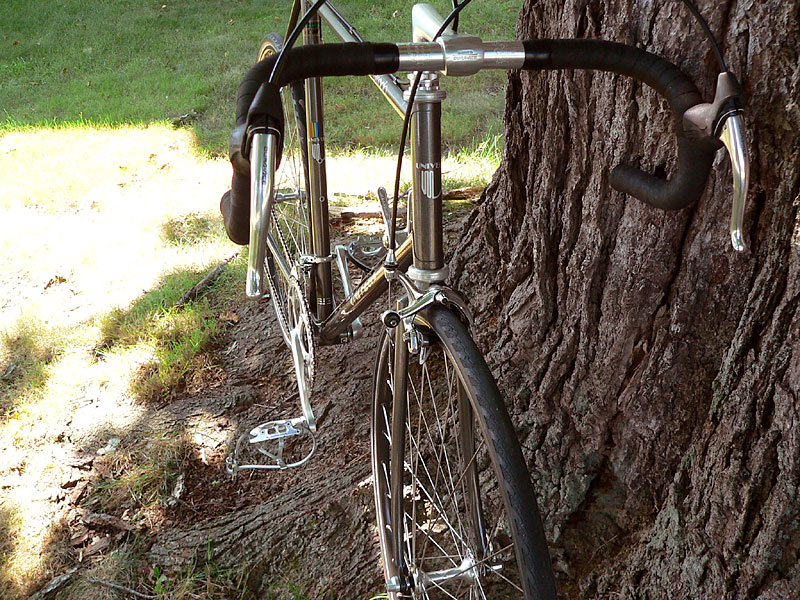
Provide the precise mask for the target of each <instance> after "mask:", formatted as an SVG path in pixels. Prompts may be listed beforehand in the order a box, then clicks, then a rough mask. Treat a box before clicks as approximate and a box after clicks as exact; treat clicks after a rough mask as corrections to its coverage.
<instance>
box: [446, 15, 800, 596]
mask: <svg viewBox="0 0 800 600" xmlns="http://www.w3.org/2000/svg"><path fill="white" fill-rule="evenodd" d="M699 4H700V10H701V12H702V13H703V14H704V15H705V16H706V17H707V19H708V20H709V23H710V26H711V29H712V31H714V32H715V35H716V36H717V39H718V40H719V41H720V45H721V47H722V50H723V53H724V55H725V57H726V60H727V62H728V65H729V68H730V69H731V70H732V71H733V72H734V73H735V74H736V75H737V76H738V77H739V80H740V82H741V84H742V86H743V88H744V90H745V93H746V94H747V96H748V99H749V102H748V113H747V118H748V121H749V124H748V144H749V148H750V156H751V188H750V190H751V191H750V196H749V202H748V208H747V215H746V226H747V229H746V232H747V235H748V238H749V250H748V251H746V252H745V253H743V254H738V253H736V252H734V251H733V250H732V249H731V245H730V241H729V235H728V222H729V219H730V198H731V195H732V191H731V181H732V178H731V172H730V165H729V163H728V161H727V158H726V157H725V156H724V154H723V153H722V152H720V153H719V155H718V157H717V161H716V162H715V167H714V169H713V171H712V174H711V177H710V179H709V183H708V186H707V191H706V193H705V194H704V197H703V198H702V199H701V201H700V202H699V203H698V204H697V205H696V206H694V207H691V208H689V209H686V210H683V211H680V212H678V213H664V212H661V211H658V210H655V209H652V208H649V207H647V206H645V205H642V204H640V203H639V202H637V201H636V200H633V199H631V198H628V197H624V196H623V195H622V194H619V193H617V192H614V191H613V190H612V189H611V188H610V186H609V184H608V173H609V171H610V168H611V167H613V166H614V165H616V164H619V163H620V162H622V161H632V162H633V163H634V164H639V165H640V166H641V167H642V168H643V169H645V170H648V171H650V172H661V173H664V172H666V173H670V172H671V170H672V168H673V166H674V162H675V161H674V156H675V148H674V143H673V142H672V141H671V140H669V141H668V138H670V137H672V136H671V132H672V131H673V124H672V122H671V115H670V114H669V110H668V108H667V106H666V103H665V102H663V101H662V100H661V99H660V98H659V97H658V96H657V95H656V94H655V93H654V92H653V91H652V90H650V89H648V88H645V87H643V86H640V85H638V84H635V83H634V82H633V81H632V80H629V79H625V78H622V77H618V76H613V75H611V74H602V73H590V72H585V71H565V72H543V73H512V74H511V75H510V77H509V85H508V91H507V109H506V115H505V119H506V150H505V156H504V160H503V162H502V165H501V167H500V170H499V171H498V173H497V175H496V176H495V178H494V180H493V182H492V184H491V185H490V186H489V188H488V189H487V191H486V193H485V195H484V197H483V198H482V201H481V204H480V206H479V207H478V208H477V209H476V210H475V211H474V212H473V213H472V215H471V216H470V218H469V221H468V223H467V225H466V227H465V230H464V233H463V237H462V239H461V242H460V244H459V247H458V250H457V252H456V258H455V259H454V260H453V265H452V267H453V268H452V269H451V271H452V272H453V273H456V274H459V277H458V279H457V281H456V282H455V283H456V285H457V286H458V287H460V288H461V289H462V290H463V291H466V292H469V295H470V297H471V299H472V302H473V309H474V310H475V313H476V316H477V324H478V325H477V327H476V330H477V331H478V332H479V335H478V337H479V341H480V343H481V345H482V346H483V347H484V349H485V350H486V351H487V354H488V357H489V362H490V364H491V365H492V366H493V368H494V369H495V373H496V375H497V376H498V378H499V380H500V382H501V385H502V387H503V388H504V389H505V390H506V391H507V392H508V393H509V398H510V399H509V402H510V404H511V405H512V410H513V412H514V418H515V422H516V423H518V424H520V428H521V436H522V438H523V445H524V447H525V449H526V452H527V455H528V457H529V466H530V468H531V471H532V475H533V477H534V481H535V484H536V488H537V492H538V495H539V498H540V506H541V508H542V511H543V517H544V520H545V523H546V529H547V532H548V535H549V538H550V541H551V543H552V545H553V556H554V562H555V565H556V569H557V571H558V576H559V578H560V585H561V593H562V595H563V596H564V597H568V598H578V597H580V598H607V597H611V596H612V595H614V594H615V593H616V594H618V595H619V596H620V597H623V598H686V597H693V598H696V597H713V598H722V597H725V598H753V597H759V598H763V599H767V598H783V597H798V594H800V499H799V498H798V485H799V484H800V428H798V426H799V425H800V403H799V400H800V311H798V306H799V305H800V222H799V221H798V207H799V205H800V137H798V133H797V132H798V129H800V106H799V104H800V66H798V65H799V63H800V25H799V23H800V1H798V0H790V1H786V2H778V1H768V2H763V3H761V2H753V1H733V0H719V1H713V2H712V1H711V0H705V1H701V2H700V3H699ZM518 35H519V37H521V38H570V37H587V38H603V39H610V40H614V41H620V42H625V43H632V44H635V45H637V46H639V47H643V48H645V49H647V50H649V51H651V52H655V53H657V54H661V55H663V56H666V57H667V58H669V59H670V60H671V61H672V62H674V63H676V64H677V65H678V66H680V67H681V68H682V69H683V70H685V71H686V72H687V73H689V74H690V76H691V77H692V78H693V79H694V80H695V81H696V82H697V83H698V87H699V88H700V90H701V92H702V93H703V96H704V97H705V98H706V99H707V100H710V99H711V98H712V97H713V91H714V84H715V81H716V74H717V66H716V62H715V60H714V57H713V55H712V52H711V48H710V46H709V44H708V43H707V42H706V41H705V39H704V38H703V36H702V33H701V30H700V28H699V27H698V26H697V24H696V22H695V21H694V20H693V18H692V17H691V15H690V13H689V12H688V10H687V9H686V8H685V7H684V6H683V5H682V4H681V3H680V2H677V1H675V2H662V1H659V2H650V1H644V0H618V1H615V2H601V1H599V0H568V1H567V2H561V1H557V0H526V1H525V4H524V6H523V8H522V12H521V14H520V18H519V21H518ZM498 282H499V285H498Z"/></svg>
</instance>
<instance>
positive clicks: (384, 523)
mask: <svg viewBox="0 0 800 600" xmlns="http://www.w3.org/2000/svg"><path fill="white" fill-rule="evenodd" d="M399 328H400V329H402V328H403V326H402V325H400V327H399ZM415 328H416V330H417V332H418V333H419V337H420V338H421V341H422V344H421V346H420V348H421V349H420V352H419V354H418V355H409V354H408V352H407V349H406V346H407V344H406V342H405V341H400V340H402V339H403V337H402V333H401V334H396V332H385V333H384V335H383V337H382V340H381V343H380V345H379V351H378V359H377V364H376V370H375V379H374V382H373V383H374V387H373V410H372V456H373V458H372V468H373V478H374V488H375V506H376V513H377V521H378V533H379V538H380V545H381V552H382V555H383V566H384V574H385V577H386V582H387V589H388V597H389V598H390V599H392V600H398V599H405V598H421V599H422V598H431V599H434V598H437V599H438V598H442V599H444V598H457V599H458V598H470V599H471V598H492V599H512V598H513V599H515V600H517V599H519V598H525V599H527V600H533V599H553V598H556V588H555V581H554V577H553V573H552V569H551V566H550V557H549V553H548V550H547V543H546V540H545V537H544V531H543V528H542V523H541V518H540V516H539V510H538V507H537V504H536V498H535V496H534V492H533V488H532V485H531V481H530V477H529V474H528V470H527V468H526V466H525V461H524V458H523V456H522V451H521V448H520V446H519V442H518V441H517V438H516V435H515V433H514V430H513V426H512V424H511V420H510V418H509V416H508V412H507V411H506V408H505V405H504V404H503V401H502V397H501V395H500V392H499V390H498V388H497V384H496V383H495V381H494V378H493V377H492V374H491V372H490V371H489V369H488V367H487V366H486V363H485V361H484V360H483V357H482V356H481V354H480V351H479V350H478V349H477V347H476V346H475V343H474V342H473V341H472V338H471V337H470V335H469V333H468V331H467V329H466V327H465V326H464V325H463V324H462V323H461V321H460V320H459V319H458V317H457V316H455V315H454V314H453V313H451V312H449V311H448V310H446V309H444V308H441V307H435V308H433V309H430V310H428V311H427V312H426V313H424V314H422V313H421V314H420V315H418V316H417V317H416V321H415Z"/></svg>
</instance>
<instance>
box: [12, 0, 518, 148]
mask: <svg viewBox="0 0 800 600" xmlns="http://www.w3.org/2000/svg"><path fill="white" fill-rule="evenodd" d="M432 3H433V4H434V5H435V6H436V7H437V8H438V10H439V11H440V12H441V13H442V14H445V15H446V14H447V12H448V10H449V6H450V4H449V2H445V1H443V0H432ZM336 4H337V7H338V8H339V9H340V10H341V12H342V13H343V14H345V15H347V16H348V17H350V18H351V19H352V21H353V24H354V25H355V26H356V27H357V28H358V29H359V31H360V32H361V33H362V35H363V36H364V37H365V38H366V39H369V40H372V41H410V28H411V25H410V8H411V4H406V5H402V6H401V5H396V4H391V3H388V4H375V3H370V2H366V0H340V1H339V2H337V3H336ZM288 7H289V4H288V3H287V2H285V1H283V0H282V1H280V2H278V1H277V0H240V1H238V2H227V3H220V2H218V1H212V0H203V1H197V2H190V1H188V0H176V1H174V2H172V1H169V0H164V2H154V3H136V4H133V5H132V4H131V3H129V2H125V1H124V0H107V1H106V2H102V3H100V4H97V5H96V6H94V7H93V9H92V11H88V12H87V11H86V10H85V5H84V4H83V3H81V2H78V1H77V0H59V1H57V2H51V3H47V4H46V5H43V4H41V3H31V2H23V1H21V0H7V2H5V5H4V11H3V27H2V28H1V29H0V96H2V97H3V111H2V112H0V131H2V130H3V129H5V130H16V129H19V128H22V127H25V126H36V127H52V126H53V125H54V124H67V125H70V126H85V125H86V124H87V123H91V124H93V125H96V126H101V125H114V126H117V125H121V124H124V125H131V124H134V125H146V124H151V123H171V122H175V123H179V124H181V125H188V126H189V127H191V128H192V129H193V130H194V131H195V132H196V134H197V136H198V139H199V140H200V147H201V148H202V149H203V151H204V152H210V153H212V154H214V153H223V152H224V151H225V149H226V146H227V140H228V135H229V133H230V129H231V128H232V125H233V111H234V102H235V97H236V90H237V87H238V84H239V80H240V79H241V77H242V75H243V74H244V72H245V71H246V70H247V68H249V66H250V64H251V63H252V61H253V60H254V56H255V53H256V50H257V46H258V43H259V41H260V40H261V39H262V38H263V37H264V35H266V34H267V33H270V32H273V31H274V32H278V33H281V34H283V33H285V28H286V18H287V16H288ZM518 12H519V2H518V1H512V0H493V1H491V2H486V1H484V2H475V3H473V4H472V5H470V6H469V7H468V8H467V9H466V10H465V11H464V12H463V13H462V17H461V24H462V25H461V28H462V30H464V31H469V32H470V33H475V34H477V35H481V36H483V37H484V39H501V38H508V39H510V38H513V36H514V23H515V21H516V17H517V14H518ZM326 39H327V40H328V41H333V40H334V36H333V35H332V34H330V33H328V34H327V35H326ZM504 83H505V74H504V73H501V72H486V73H482V74H480V75H478V76H476V77H472V78H468V79H458V78H450V79H448V80H447V81H446V83H445V84H444V87H445V89H446V90H447V91H448V94H449V96H450V97H449V98H448V99H447V100H445V106H446V109H445V116H444V139H445V143H446V145H447V146H448V147H455V146H456V145H461V144H464V143H469V141H470V140H471V139H472V138H474V137H482V136H483V135H484V134H486V133H488V132H489V131H491V130H495V131H497V130H499V122H500V121H499V119H500V115H501V112H502V107H503V102H504V93H503V87H504ZM325 97H326V110H327V113H328V116H329V117H331V118H330V119H329V120H328V122H327V138H328V142H329V144H330V145H331V147H333V148H338V149H343V148H352V147H354V146H356V145H360V146H365V147H367V146H375V147H379V148H386V147H387V146H393V145H396V143H397V139H398V137H399V120H398V119H397V118H396V117H391V116H390V117H387V115H390V114H393V113H392V111H391V110H390V109H388V107H386V105H385V101H384V100H383V98H382V96H381V94H380V93H379V92H378V91H377V90H375V89H374V86H372V84H371V83H369V82H368V81H364V80H361V79H352V78H344V79H339V80H333V79H331V80H328V81H327V82H326V85H325ZM184 115H185V118H183V119H181V118H180V117H182V116H184ZM334 115H335V118H334V117H333V116H334Z"/></svg>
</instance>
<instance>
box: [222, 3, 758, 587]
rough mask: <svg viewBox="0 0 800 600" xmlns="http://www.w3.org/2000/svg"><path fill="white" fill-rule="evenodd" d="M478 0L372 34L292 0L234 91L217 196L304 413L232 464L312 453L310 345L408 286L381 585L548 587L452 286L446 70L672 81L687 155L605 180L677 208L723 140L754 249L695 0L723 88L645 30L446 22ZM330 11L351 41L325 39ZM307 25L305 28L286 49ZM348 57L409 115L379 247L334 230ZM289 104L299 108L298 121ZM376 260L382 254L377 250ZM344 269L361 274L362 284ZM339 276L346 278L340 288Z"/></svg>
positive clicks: (385, 344)
mask: <svg viewBox="0 0 800 600" xmlns="http://www.w3.org/2000/svg"><path fill="white" fill-rule="evenodd" d="M684 1H685V3H686V4H687V6H690V8H693V6H692V5H691V3H690V2H688V0H684ZM466 4H467V3H462V4H461V5H456V7H455V8H454V11H453V12H452V13H451V14H450V15H449V16H448V18H447V19H442V17H441V16H439V15H438V13H436V11H435V10H434V9H433V8H432V7H430V6H428V5H424V4H418V5H416V6H415V7H414V9H413V11H412V24H413V30H414V40H413V42H412V43H410V44H370V43H368V42H364V40H362V39H361V38H360V36H359V35H358V33H357V32H356V31H355V29H354V28H353V27H352V26H351V25H350V24H349V23H348V22H347V20H346V19H345V18H344V17H343V16H342V15H341V14H340V13H338V12H337V11H336V9H334V8H333V7H332V6H331V5H330V3H326V2H325V1H324V0H319V1H318V2H316V3H315V4H314V5H313V6H312V7H311V8H310V9H308V10H306V9H307V8H308V4H307V3H306V2H305V1H304V0H302V1H298V0H296V1H295V3H294V6H293V11H292V16H291V18H290V24H289V31H290V32H291V35H289V37H288V38H287V42H286V46H284V45H283V43H282V40H281V39H280V37H279V36H276V35H269V36H267V38H266V39H265V40H264V42H262V45H261V47H260V50H259V55H258V58H259V62H258V63H257V64H256V65H255V66H254V67H253V68H252V69H250V71H249V72H248V73H247V75H246V76H245V78H244V80H243V82H242V84H241V86H240V89H239V98H238V100H237V111H236V115H237V116H236V121H237V127H236V129H235V130H234V132H233V135H232V136H231V143H230V154H231V162H232V164H233V167H234V177H233V180H232V185H231V190H230V191H229V192H226V194H225V195H224V196H223V200H222V203H221V210H222V212H223V215H224V217H225V219H224V220H225V226H226V229H227V231H228V235H229V236H230V237H231V239H232V240H234V241H236V242H237V243H240V244H248V243H249V246H250V247H249V260H248V272H247V282H246V287H247V295H248V296H249V297H251V298H256V299H258V298H264V297H265V296H266V295H269V296H270V297H271V300H272V303H273V305H274V308H275V312H276V315H277V319H278V322H279V326H280V330H281V333H282V335H283V338H284V341H285V342H286V344H287V346H288V347H289V349H290V350H291V353H292V357H293V361H294V365H295V375H296V379H297V383H298V391H299V397H300V405H301V409H302V415H301V416H300V417H296V418H293V419H283V420H278V421H271V422H268V423H264V424H261V425H259V426H258V427H255V428H254V429H253V430H252V431H250V433H249V434H245V435H244V436H242V437H240V438H239V440H238V442H237V444H236V449H235V451H234V453H233V454H232V455H231V457H229V460H228V463H227V464H228V470H229V472H231V473H233V474H235V473H236V472H237V471H240V470H244V469H286V468H291V467H296V466H300V465H302V464H305V462H306V461H308V460H309V459H310V457H311V455H312V454H313V453H314V449H315V442H314V435H315V432H316V418H315V416H314V413H313V410H312V406H311V400H310V396H311V391H312V385H313V377H314V367H315V364H314V357H315V347H316V344H327V345H333V344H341V343H347V342H349V341H351V340H352V339H355V338H357V337H359V335H360V333H361V330H362V324H361V322H360V317H361V316H362V315H363V314H364V312H365V310H366V309H367V308H368V307H370V306H371V305H373V304H374V303H376V302H377V301H378V299H380V298H381V297H383V296H384V295H385V294H386V293H387V291H388V292H390V290H391V285H392V284H399V286H400V289H401V290H402V293H401V294H399V295H397V296H396V297H395V298H394V299H393V300H392V299H391V292H390V305H389V307H388V309H387V310H385V311H384V312H383V313H382V316H381V320H382V324H383V330H382V333H381V336H380V342H379V345H378V352H377V360H376V365H375V371H374V378H373V398H372V428H371V451H372V473H373V487H374V493H375V510H376V518H377V525H378V534H379V539H380V547H381V554H382V559H383V568H384V577H385V582H386V586H385V587H386V592H387V595H388V597H389V598H392V599H399V598H409V597H411V598H439V597H442V598H444V597H447V598H462V597H468V598H473V597H476V598H489V597H491V598H519V597H524V598H527V599H532V598H555V597H556V586H555V578H554V575H553V571H552V568H551V564H550V557H549V553H548V549H547V543H546V540H545V536H544V528H543V526H542V520H541V517H540V514H539V510H538V507H537V504H536V497H535V494H534V490H533V487H532V485H531V479H530V475H529V473H528V470H527V467H526V463H525V459H524V457H523V454H522V451H521V448H520V445H519V442H518V441H517V438H516V436H515V433H514V428H513V424H512V422H511V419H510V417H509V415H508V412H507V410H506V408H505V405H504V402H503V399H502V396H501V393H500V391H499V389H498V387H497V384H496V383H495V380H494V378H493V376H492V374H491V371H490V370H489V368H488V367H487V365H486V362H485V360H484V359H483V357H482V355H481V353H480V351H479V349H478V348H477V346H476V345H475V343H474V342H473V340H472V337H471V335H470V331H469V330H470V326H471V324H472V318H471V315H470V311H469V308H468V303H467V301H466V300H465V298H464V297H463V296H461V295H460V294H459V293H457V292H456V291H455V290H453V289H451V288H450V287H448V286H447V284H446V280H447V276H448V272H447V266H446V261H445V256H444V250H443V234H442V228H443V226H442V220H443V219H442V194H441V191H442V190H441V175H442V173H441V160H442V157H441V130H440V125H441V105H442V100H443V98H444V94H443V92H442V91H441V89H440V87H439V78H440V76H439V72H442V73H444V74H445V75H448V76H466V75H471V74H474V73H476V72H477V71H479V70H481V69H484V68H498V69H529V70H544V69H586V68H589V69H599V70H605V71H613V72H615V73H618V74H622V75H627V76H631V77H634V78H635V79H637V80H639V81H642V82H644V83H646V84H647V85H649V86H650V87H652V88H653V89H655V90H656V91H657V92H659V93H660V94H661V95H662V96H663V97H664V98H666V100H667V102H668V103H669V105H670V107H671V109H672V111H673V113H674V114H675V115H676V117H677V118H678V119H679V121H680V122H681V123H682V125H683V127H682V133H679V134H678V135H677V147H678V166H677V172H676V174H675V175H674V176H673V177H672V179H670V180H662V179H658V178H655V177H653V176H651V175H648V174H646V173H643V172H641V171H639V170H638V169H636V168H634V167H631V166H627V165H621V166H617V167H616V168H615V169H614V170H613V171H612V173H611V177H610V182H611V185H612V187H614V188H615V189H617V190H619V191H623V192H626V193H628V194H629V195H632V196H634V197H636V198H638V199H640V200H642V201H643V202H645V203H647V204H649V205H651V206H654V207H656V208H660V209H663V210H677V209H680V208H684V207H686V206H688V205H690V204H692V203H694V202H696V201H697V200H698V199H699V197H700V195H701V194H702V192H703V189H704V187H705V183H706V179H707V177H708V174H709V171H710V169H711V165H712V161H713V158H714V155H715V154H716V151H717V150H718V149H719V148H720V147H721V146H724V147H725V148H726V149H727V151H728V154H729V155H730V158H731V163H732V165H733V174H734V194H733V210H732V217H731V240H732V244H733V246H734V248H735V249H737V250H742V249H743V248H744V236H743V233H742V221H743V212H744V203H745V199H746V193H747V184H748V175H749V174H748V160H747V152H746V147H745V144H744V133H743V132H744V124H743V117H742V113H743V104H742V92H741V90H740V89H739V86H738V83H737V82H736V79H735V77H734V76H733V75H732V74H731V73H730V72H729V71H728V70H727V68H726V66H725V64H724V60H722V56H721V53H720V52H719V49H718V48H717V46H716V43H715V42H714V40H713V36H710V31H708V27H707V24H705V21H704V20H703V19H702V17H701V16H700V15H699V13H698V12H696V9H694V8H693V11H694V12H695V14H696V16H697V17H698V18H699V20H700V23H701V25H703V26H704V28H705V29H706V31H707V33H708V34H709V36H710V39H711V41H712V45H713V46H714V48H715V51H716V52H717V56H718V58H719V61H720V67H721V73H720V75H719V78H718V81H717V88H716V95H715V99H714V101H713V102H712V103H703V102H702V98H701V96H700V94H699V92H698V90H697V88H696V86H695V85H694V83H693V82H692V81H691V80H690V79H689V78H688V76H686V75H685V74H684V73H683V72H682V71H680V69H678V68H677V67H676V66H674V65H673V64H672V63H670V62H668V61H667V60H665V59H663V58H660V57H658V56H655V55H653V54H650V53H648V52H646V51H644V50H640V49H638V48H635V47H632V46H626V45H622V44H617V43H611V42H606V41H602V40H525V41H514V42H483V41H482V40H480V39H479V38H477V37H475V36H469V35H465V34H463V33H459V32H458V31H457V30H456V28H455V27H454V26H452V25H450V23H451V22H453V20H454V19H455V18H456V17H457V15H458V12H459V11H460V10H461V9H463V7H464V6H465V5H466ZM317 11H318V12H317ZM301 12H303V13H304V16H303V18H302V19H301V18H300V13H301ZM320 19H324V20H325V22H327V23H328V24H329V26H330V27H331V29H332V30H333V31H334V32H335V33H336V34H337V35H338V36H339V37H340V38H342V40H343V41H344V43H342V44H324V45H323V44H322V38H321V30H320ZM300 31H303V36H304V42H305V43H304V45H303V46H301V47H299V48H294V49H291V50H287V48H289V47H291V45H292V43H293V41H294V38H296V37H297V35H298V34H299V32H300ZM396 72H409V73H415V75H414V77H413V82H412V83H410V85H408V86H403V85H401V83H400V80H399V79H398V78H397V77H396V76H395V75H394V73H396ZM339 75H366V76H370V77H372V78H373V81H374V82H375V83H376V85H377V86H378V87H379V89H380V90H381V92H383V94H384V95H385V96H386V98H387V100H388V101H389V103H390V104H391V105H392V106H393V107H394V108H395V109H396V110H397V112H398V113H400V114H402V115H404V116H405V122H404V134H403V135H404V136H405V130H406V126H407V125H408V123H411V130H412V151H411V153H412V161H411V162H412V168H413V175H412V182H413V183H412V192H411V194H410V198H409V200H408V207H407V214H408V217H407V219H406V223H405V227H404V228H403V229H402V230H399V229H398V226H397V221H398V219H397V212H398V198H399V193H398V191H399V184H398V181H399V177H398V181H396V182H395V192H394V198H393V202H392V203H391V205H390V203H389V199H388V195H387V194H386V192H385V190H382V189H381V190H379V194H378V195H379V200H380V204H381V210H382V214H383V219H384V225H385V232H384V234H383V244H382V246H383V248H382V249H381V248H380V247H376V245H375V244H367V245H359V244H350V245H349V246H344V245H338V246H337V247H336V248H335V249H334V251H333V252H331V248H330V233H329V222H328V207H327V197H328V196H327V194H328V193H327V184H326V173H325V148H324V133H323V129H322V124H323V112H322V106H323V105H322V97H321V87H320V77H327V76H339ZM303 82H304V83H303ZM282 88H283V93H281V89H282ZM409 107H410V108H409ZM285 110H286V111H287V112H291V113H293V115H294V119H291V118H290V123H291V126H290V128H289V129H290V134H289V135H288V136H287V137H286V139H284V136H285V133H284V130H285V122H284V111H285ZM295 145H296V146H297V148H296V149H295V148H294V146H295ZM284 146H285V147H286V149H284ZM402 146H403V143H401V156H402ZM281 158H282V160H283V163H284V166H283V168H282V170H281V171H278V165H279V163H280V162H281ZM398 172H399V167H398ZM284 176H286V177H288V179H289V181H285V180H283V179H281V177H284ZM369 259H371V260H373V261H375V262H376V264H375V266H374V267H370V266H369V265H368V264H365V263H366V262H368V260H369ZM333 262H336V264H337V267H338V272H339V279H338V280H334V278H333V275H332V273H333V271H332V263H333ZM350 267H353V268H358V269H361V270H363V271H364V272H365V273H366V274H365V276H364V280H363V282H362V283H361V284H360V285H359V286H358V287H355V286H354V285H353V280H352V277H351V274H350ZM337 287H341V291H340V293H341V295H342V296H343V299H342V300H341V301H339V302H338V303H337V302H335V300H334V295H335V294H334V292H335V291H336V290H335V289H334V288H337ZM267 290H268V292H267ZM302 441H305V442H306V443H307V444H308V445H303V444H302V443H301V442H302ZM263 444H272V446H270V447H271V448H272V449H271V450H265V449H263V447H262V445H263ZM298 447H299V448H300V450H298ZM247 448H256V449H257V451H258V453H260V455H259V454H257V455H259V456H261V457H262V458H263V457H266V458H267V459H268V460H269V462H268V463H259V464H242V463H241V461H240V460H239V458H240V453H241V451H242V450H243V449H247ZM293 452H295V453H297V452H299V454H292V453H293ZM290 456H296V457H297V459H296V460H295V459H294V458H289V457H290Z"/></svg>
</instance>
